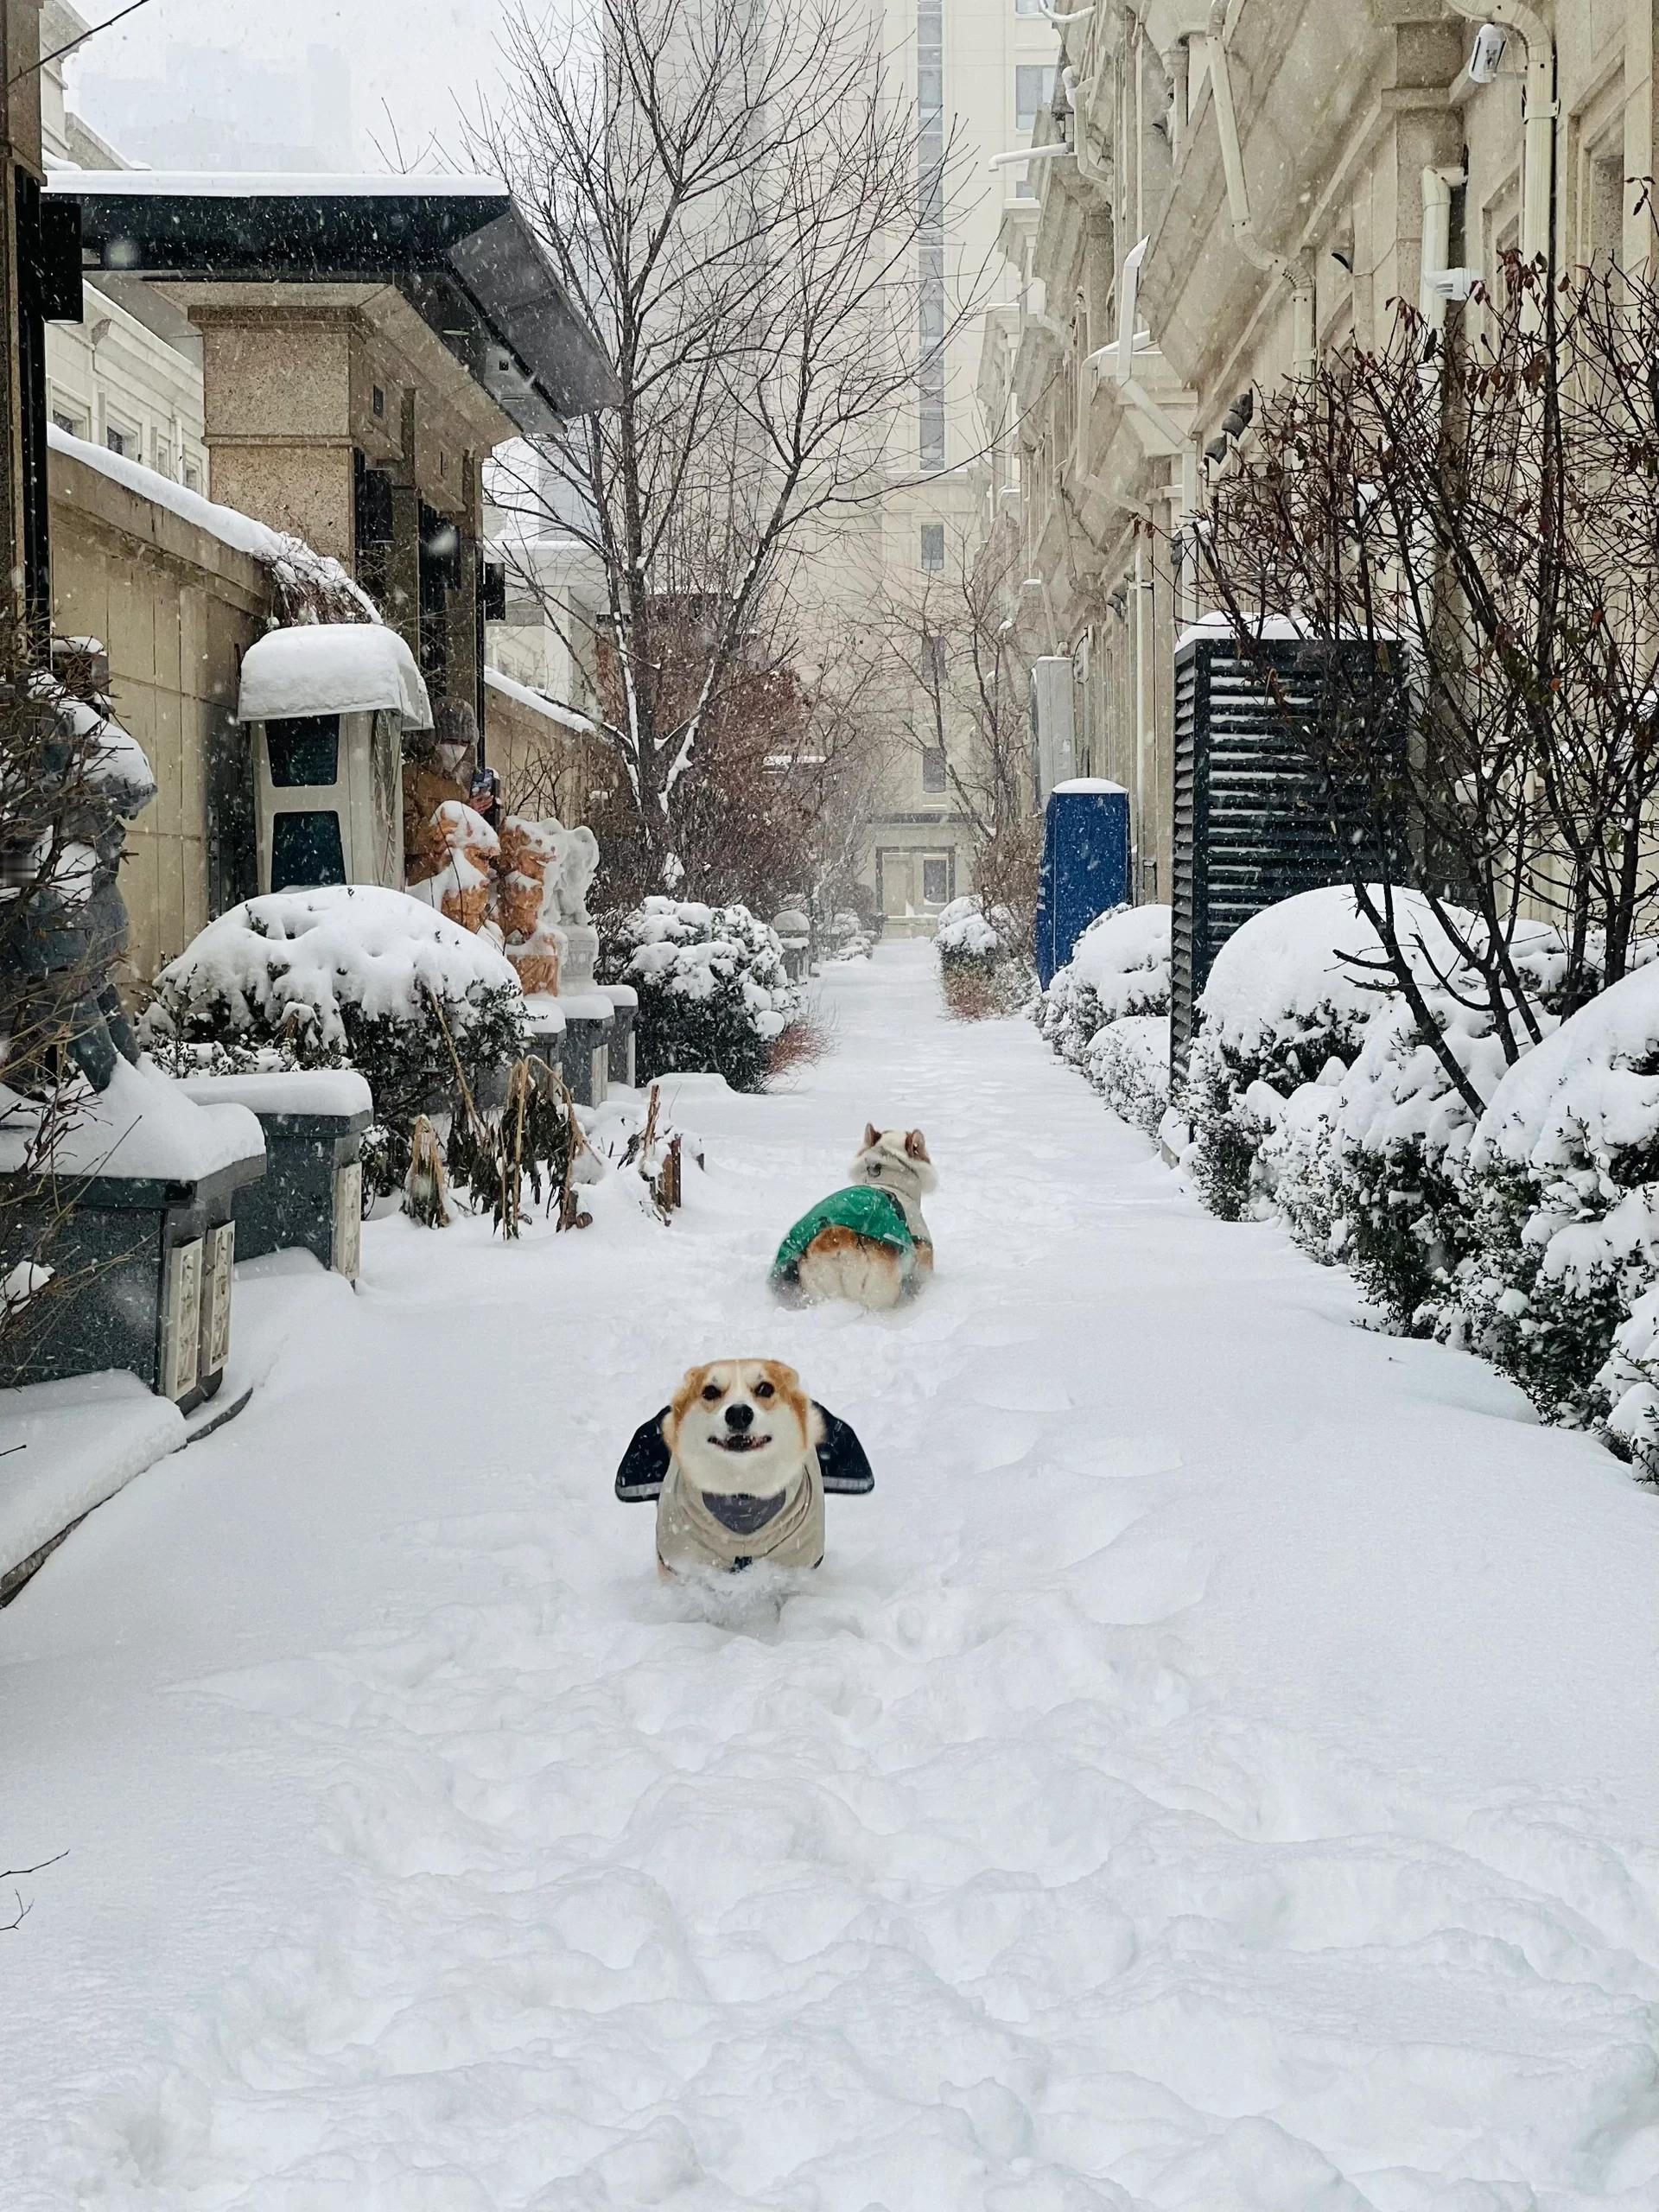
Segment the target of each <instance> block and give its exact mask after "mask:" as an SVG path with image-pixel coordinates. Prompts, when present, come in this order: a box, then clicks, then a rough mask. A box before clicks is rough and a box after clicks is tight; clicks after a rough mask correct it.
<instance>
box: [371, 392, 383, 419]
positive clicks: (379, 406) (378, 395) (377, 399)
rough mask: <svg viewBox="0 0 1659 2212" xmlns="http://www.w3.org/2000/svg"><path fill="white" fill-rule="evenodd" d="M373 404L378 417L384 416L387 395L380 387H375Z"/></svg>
mask: <svg viewBox="0 0 1659 2212" xmlns="http://www.w3.org/2000/svg"><path fill="white" fill-rule="evenodd" d="M371 404H372V406H373V409H374V411H375V413H376V414H377V415H384V414H385V411H386V395H385V392H384V391H382V390H381V389H380V387H379V385H375V387H374V391H373V396H372V401H371Z"/></svg>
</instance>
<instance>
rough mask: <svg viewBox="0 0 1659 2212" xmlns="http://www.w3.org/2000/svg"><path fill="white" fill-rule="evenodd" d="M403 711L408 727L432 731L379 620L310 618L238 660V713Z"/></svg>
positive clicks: (282, 715) (408, 656)
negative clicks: (317, 620)
mask: <svg viewBox="0 0 1659 2212" xmlns="http://www.w3.org/2000/svg"><path fill="white" fill-rule="evenodd" d="M383 709H385V710H389V711H390V712H391V713H394V714H398V715H402V716H403V718H404V728H406V729H430V728H431V727H432V702H431V701H430V700H429V698H428V697H427V693H426V685H425V683H423V681H422V677H421V671H420V670H419V669H418V668H417V667H416V665H415V656H414V654H413V653H412V652H410V649H409V647H408V646H407V645H405V644H404V640H403V639H402V638H400V637H399V636H398V634H397V631H396V630H391V629H388V628H387V627H386V626H385V624H384V623H379V622H326V623H316V622H307V623H301V624H298V625H296V626H295V627H294V628H292V629H288V630H272V631H270V632H268V633H267V634H266V635H265V636H264V637H263V638H261V639H259V640H258V642H257V644H256V645H250V646H249V648H248V651H247V655H246V658H245V659H244V661H243V663H242V690H241V695H240V696H239V698H238V701H237V709H236V718H237V720H238V721H241V722H269V721H286V720H289V719H290V718H291V717H293V716H296V715H365V714H374V713H378V712H379V711H381V710H383Z"/></svg>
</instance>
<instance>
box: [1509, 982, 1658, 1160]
mask: <svg viewBox="0 0 1659 2212" xmlns="http://www.w3.org/2000/svg"><path fill="white" fill-rule="evenodd" d="M1656 1142H1659V966H1649V967H1646V968H1642V969H1638V970H1637V973H1636V974H1635V975H1633V976H1624V978H1623V979H1622V980H1621V981H1620V982H1617V983H1615V984H1613V985H1612V986H1611V988H1609V989H1607V990H1605V991H1603V992H1602V993H1601V994H1600V995H1599V997H1596V998H1593V999H1592V1000H1591V1001H1590V1003H1589V1004H1588V1005H1587V1006H1586V1007H1580V1010H1579V1012H1578V1013H1577V1014H1574V1015H1573V1017H1572V1019H1571V1020H1568V1021H1565V1022H1563V1023H1562V1024H1561V1026H1560V1028H1559V1029H1557V1030H1556V1031H1555V1033H1554V1035H1553V1036H1551V1037H1547V1038H1546V1039H1544V1041H1543V1043H1542V1044H1541V1045H1539V1046H1536V1047H1535V1049H1534V1050H1533V1051H1532V1052H1529V1053H1528V1054H1527V1055H1526V1056H1525V1058H1522V1059H1521V1060H1518V1061H1517V1062H1516V1065H1515V1066H1514V1067H1512V1068H1511V1069H1510V1071H1509V1073H1508V1074H1507V1075H1506V1076H1505V1077H1503V1081H1502V1082H1501V1083H1500V1084H1498V1085H1497V1088H1496V1090H1494V1091H1493V1092H1492V1093H1491V1103H1489V1104H1488V1106H1487V1109H1486V1111H1485V1113H1484V1115H1483V1116H1482V1117H1481V1122H1480V1128H1479V1130H1478V1134H1477V1136H1476V1139H1475V1143H1474V1147H1473V1156H1474V1160H1475V1161H1476V1164H1480V1163H1481V1162H1483V1161H1484V1160H1492V1159H1496V1160H1508V1161H1511V1162H1514V1163H1516V1165H1525V1166H1530V1167H1535V1168H1540V1169H1557V1168H1567V1167H1579V1166H1584V1165H1586V1162H1588V1163H1591V1164H1593V1165H1594V1166H1596V1167H1598V1168H1599V1169H1600V1170H1602V1171H1604V1172H1605V1171H1608V1170H1611V1168H1612V1167H1613V1166H1614V1162H1615V1160H1617V1159H1618V1156H1619V1155H1622V1154H1630V1153H1638V1152H1639V1153H1642V1154H1646V1153H1647V1151H1648V1149H1649V1147H1653V1146H1654V1145H1655V1144H1656ZM1655 1165H1656V1166H1659V1161H1656V1162H1655ZM1620 1179H1629V1171H1628V1169H1626V1170H1624V1171H1623V1173H1621V1177H1620Z"/></svg>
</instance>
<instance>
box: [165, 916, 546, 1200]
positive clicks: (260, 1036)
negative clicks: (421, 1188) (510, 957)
mask: <svg viewBox="0 0 1659 2212" xmlns="http://www.w3.org/2000/svg"><path fill="white" fill-rule="evenodd" d="M145 1028H146V1033H147V1036H148V1038H149V1040H150V1041H151V1042H152V1043H153V1044H155V1045H156V1046H157V1047H158V1048H165V1047H166V1046H169V1045H170V1046H172V1048H173V1049H174V1050H175V1052H179V1051H183V1050H188V1048H191V1047H195V1046H219V1047H222V1048H224V1050H225V1052H226V1054H227V1055H229V1056H233V1057H235V1058H241V1057H243V1056H245V1055H247V1054H250V1053H251V1054H254V1055H263V1054H264V1053H267V1052H275V1053H277V1054H279V1055H280V1057H281V1058H283V1061H285V1062H286V1064H287V1065H291V1066H296V1067H354V1068H356V1069H358V1070H359V1072H360V1073H361V1074H362V1075H363V1076H365V1077H366V1078H367V1081H368V1084H369V1087H370V1089H371V1090H372V1092H373V1094H374V1103H375V1113H376V1116H377V1119H378V1126H379V1130H380V1132H381V1133H382V1135H381V1137H380V1139H379V1141H378V1142H377V1144H376V1145H375V1146H374V1147H372V1157H371V1159H370V1160H369V1161H368V1166H369V1168H370V1170H371V1174H370V1180H371V1181H372V1182H373V1183H374V1184H375V1185H377V1187H378V1189H379V1190H381V1191H383V1192H384V1191H390V1190H392V1189H395V1188H397V1187H398V1186H399V1185H401V1183H402V1180H403V1178H404V1173H406V1171H407V1168H408V1165H409V1136H410V1129H411V1128H412V1127H413V1125H414V1122H415V1121H416V1117H417V1116H419V1115H420V1114H422V1113H429V1112H433V1111H447V1110H449V1109H452V1108H453V1107H454V1105H455V1104H456V1103H458V1102H459V1096H460V1091H459V1084H458V1081H457V1077H456V1073H455V1059H456V1058H459V1060H460V1063H461V1069H462V1071H463V1072H464V1074H465V1077H466V1080H467V1084H468V1086H469V1087H471V1088H473V1089H474V1090H475V1091H476V1090H479V1089H480V1088H483V1089H485V1090H487V1089H488V1088H489V1086H490V1084H491V1083H492V1081H493V1080H494V1079H496V1078H499V1075H500V1073H501V1071H503V1070H505V1068H506V1067H507V1066H509V1065H511V1064H512V1061H514V1060H515V1059H517V1058H519V1057H520V1056H521V1055H522V1053H523V1052H524V996H523V994H522V992H521V991H520V989H519V988H518V977H517V976H516V975H515V974H514V973H513V970H512V967H511V966H510V965H509V963H507V962H506V961H505V960H504V959H503V958H502V957H501V955H500V954H499V952H498V951H497V950H495V949H494V947H493V946H492V945H491V944H488V943H486V940H485V939H483V938H479V937H474V935H473V934H472V933H471V932H470V931H467V930H464V929H462V928H461V927H460V926H459V925H457V924H456V923H454V922H451V921H448V920H447V919H446V918H444V916H443V915H442V914H439V913H435V912H433V911H432V909H431V908H430V907H429V906H424V905H423V904H422V903H421V901H420V900H419V899H412V898H410V897H409V896H408V894H407V893H404V892H402V891H388V890H382V889H379V888H377V887H374V886H372V885H365V884H330V885H327V886H322V887H317V888H314V889H309V890H303V891H278V892H273V893H268V894H267V895H266V896H264V897H263V898H258V899H247V900H246V901H245V902H244V904H243V905H241V906H233V907H232V908H231V910H230V912H228V913H226V914H222V915H220V917H219V919H218V920H217V921H216V922H210V923H209V925H207V928H206V929H205V930H203V931H202V932H201V934H200V936H199V937H198V938H195V939H194V942H193V943H192V944H189V945H188V947H187V948H186V949H185V950H184V951H183V952H182V953H181V954H180V956H179V957H178V958H177V959H176V960H174V961H172V962H170V963H168V966H167V967H165V968H164V969H162V972H161V974H160V975H159V976H157V977H156V996H155V1001H154V1003H153V1005H152V1006H151V1007H150V1010H149V1014H147V1015H146V1017H145ZM451 1044H453V1046H454V1052H453V1054H452V1052H451V1050H450V1046H451Z"/></svg>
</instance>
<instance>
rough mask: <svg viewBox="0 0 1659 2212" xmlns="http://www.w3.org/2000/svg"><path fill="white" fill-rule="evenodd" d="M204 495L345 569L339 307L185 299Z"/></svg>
mask: <svg viewBox="0 0 1659 2212" xmlns="http://www.w3.org/2000/svg"><path fill="white" fill-rule="evenodd" d="M190 319H191V321H193V322H194V323H195V324H196V326H197V327H198V328H199V329H200V332H201V339H202V372H203V380H204V399H205V406H204V414H205V418H206V431H207V450H208V453H209V454H210V455H211V457H212V461H213V497H214V499H217V500H219V502H220V503H221V504H222V505H225V506H227V507H236V508H238V509H240V511H241V512H243V513H244V514H249V515H254V516H256V517H257V518H258V519H259V520H260V521H261V522H266V523H269V524H270V525H271V527H272V528H273V529H275V530H286V531H292V532H293V534H294V535H295V536H296V537H302V538H303V539H304V540H305V541H306V543H308V544H309V545H314V546H315V548H316V550H317V551H318V552H319V553H332V554H333V555H334V557H335V559H336V560H338V561H340V563H342V565H343V566H344V567H346V569H350V570H352V571H353V573H355V570H356V566H357V543H356V539H357V481H356V461H355V453H354V448H353V439H352V424H351V353H352V318H351V315H350V312H349V310H342V309H327V308H322V309H315V310H313V311H311V312H310V313H302V312H296V310H295V309H294V308H292V307H289V306H288V305H286V304H279V303H277V302H275V301H271V302H252V301H250V302H245V303H238V304H237V305H234V306H230V305H217V304H207V305H202V306H197V307H193V308H191V311H190Z"/></svg>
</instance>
